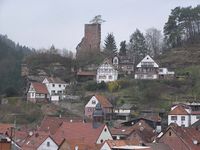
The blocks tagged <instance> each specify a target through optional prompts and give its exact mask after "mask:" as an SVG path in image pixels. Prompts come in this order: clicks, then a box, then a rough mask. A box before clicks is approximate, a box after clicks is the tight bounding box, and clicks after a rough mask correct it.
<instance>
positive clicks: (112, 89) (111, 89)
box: [108, 81, 120, 92]
mask: <svg viewBox="0 0 200 150" xmlns="http://www.w3.org/2000/svg"><path fill="white" fill-rule="evenodd" d="M119 89H120V85H119V84H118V82H117V81H113V82H109V83H108V90H109V92H116V91H117V90H119Z"/></svg>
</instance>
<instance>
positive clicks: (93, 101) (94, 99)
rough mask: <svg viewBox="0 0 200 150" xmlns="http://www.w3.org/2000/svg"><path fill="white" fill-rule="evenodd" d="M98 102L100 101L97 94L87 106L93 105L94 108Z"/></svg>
mask: <svg viewBox="0 0 200 150" xmlns="http://www.w3.org/2000/svg"><path fill="white" fill-rule="evenodd" d="M98 103H99V101H98V100H97V98H96V97H95V96H92V98H91V99H90V100H89V102H88V103H87V104H86V105H85V107H93V108H95V107H96V105H97V104H98Z"/></svg>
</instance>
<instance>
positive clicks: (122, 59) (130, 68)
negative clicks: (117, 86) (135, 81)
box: [112, 56, 134, 75]
mask: <svg viewBox="0 0 200 150" xmlns="http://www.w3.org/2000/svg"><path fill="white" fill-rule="evenodd" d="M112 63H113V66H115V67H116V68H117V69H118V70H120V71H121V72H122V73H123V74H126V75H130V74H133V73H134V60H133V58H131V57H130V56H115V57H113V59H112Z"/></svg>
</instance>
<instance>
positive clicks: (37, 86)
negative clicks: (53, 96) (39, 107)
mask: <svg viewBox="0 0 200 150" xmlns="http://www.w3.org/2000/svg"><path fill="white" fill-rule="evenodd" d="M49 98H50V96H49V92H48V90H47V87H46V86H45V84H42V83H39V82H32V83H31V84H30V87H29V90H28V92H27V100H28V101H31V102H34V103H36V102H47V101H48V100H49Z"/></svg>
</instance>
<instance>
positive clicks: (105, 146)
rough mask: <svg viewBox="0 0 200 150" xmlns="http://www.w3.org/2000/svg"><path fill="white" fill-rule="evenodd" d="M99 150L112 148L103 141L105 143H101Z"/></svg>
mask: <svg viewBox="0 0 200 150" xmlns="http://www.w3.org/2000/svg"><path fill="white" fill-rule="evenodd" d="M100 150H112V149H111V148H110V146H109V145H108V143H107V142H105V143H104V144H103V146H102V147H101V149H100Z"/></svg>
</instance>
